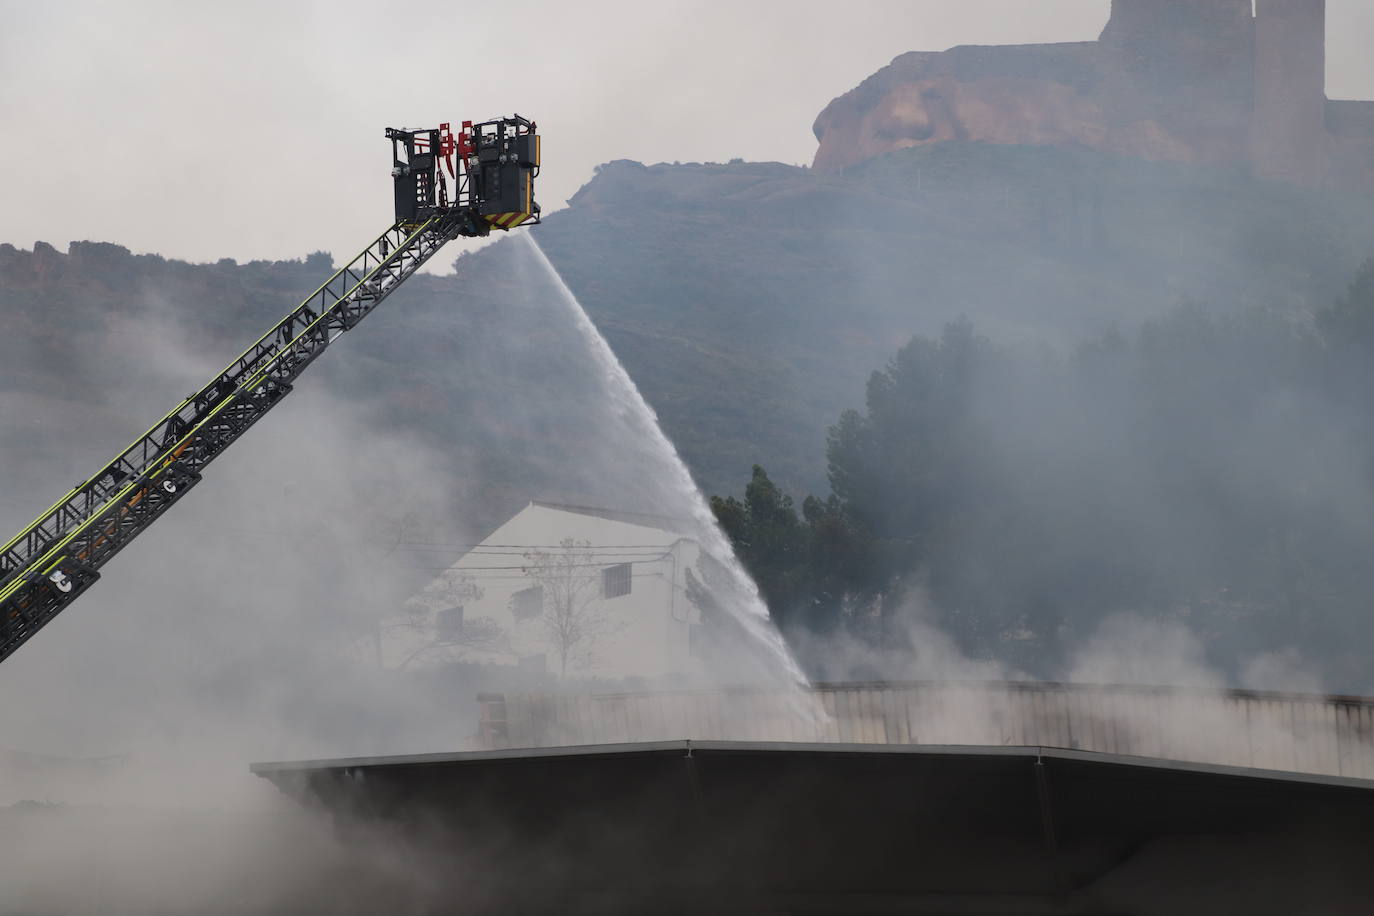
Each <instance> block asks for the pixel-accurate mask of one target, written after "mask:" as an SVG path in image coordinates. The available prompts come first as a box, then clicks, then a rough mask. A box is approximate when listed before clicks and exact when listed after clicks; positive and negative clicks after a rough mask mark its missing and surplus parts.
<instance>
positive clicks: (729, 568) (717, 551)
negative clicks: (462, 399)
mask: <svg viewBox="0 0 1374 916" xmlns="http://www.w3.org/2000/svg"><path fill="white" fill-rule="evenodd" d="M520 238H521V239H523V240H524V242H525V244H526V245H527V246H528V250H529V251H530V252H531V254H532V255H533V256H534V258H535V260H537V261H538V262H539V265H540V266H541V267H542V268H543V270H544V271H545V272H546V273H547V274H548V277H549V280H550V281H551V282H552V283H553V284H554V286H555V287H556V288H557V290H558V293H559V298H561V299H562V300H563V302H564V304H566V305H567V307H568V310H569V312H570V314H571V315H572V318H573V322H574V324H575V325H576V327H577V329H578V332H579V333H581V335H582V337H583V339H584V340H585V341H586V343H587V347H588V349H589V350H590V351H591V353H592V356H593V358H594V359H595V360H596V364H597V367H598V369H599V370H600V371H601V374H602V377H603V379H604V381H605V389H606V391H607V393H608V395H609V396H610V397H611V398H612V399H613V402H614V403H613V404H612V405H611V406H612V408H613V409H612V413H613V414H614V415H615V416H616V417H617V418H618V419H619V420H620V421H621V422H623V423H624V424H625V425H626V426H627V427H628V428H629V429H630V430H631V431H632V432H633V433H635V434H636V435H638V436H639V437H640V439H641V441H643V442H645V443H646V444H647V446H648V451H649V454H650V457H651V459H652V460H653V461H654V462H655V463H656V464H657V465H658V467H657V468H656V469H655V470H656V471H657V473H656V475H655V476H656V480H657V481H658V482H661V484H662V486H663V487H664V488H665V491H666V492H665V493H664V494H663V495H664V498H665V501H666V502H669V503H671V504H672V506H673V507H674V509H676V510H679V511H686V512H689V513H690V514H691V521H692V522H693V523H694V527H695V534H696V535H697V540H698V542H699V543H700V544H701V546H702V548H703V549H704V550H706V552H707V553H709V554H710V555H711V556H712V557H714V558H715V559H716V560H717V561H718V562H719V563H720V565H721V566H722V567H723V569H724V571H725V572H726V574H727V575H728V577H729V579H730V582H729V583H728V589H727V590H728V593H729V599H731V600H726V601H725V602H724V605H725V609H726V610H727V611H728V612H729V613H730V614H731V615H732V617H733V618H734V619H735V620H736V621H737V622H738V623H739V624H740V625H741V626H742V627H743V628H744V630H745V631H746V632H747V633H748V634H749V635H750V636H751V637H752V638H753V639H754V640H755V641H756V642H757V645H758V646H759V647H760V648H762V649H763V650H764V651H765V652H766V653H767V658H766V659H765V661H766V662H767V663H769V664H771V665H772V666H774V667H775V668H776V671H775V672H772V673H774V674H776V675H781V676H782V677H783V678H784V679H785V680H787V681H789V682H791V683H792V684H793V685H796V686H798V687H805V686H809V683H808V681H807V678H806V675H805V674H803V673H802V670H801V667H800V666H799V665H798V664H797V662H796V660H795V659H793V657H792V654H791V652H789V651H788V649H787V645H786V644H785V643H784V642H783V639H782V634H780V633H779V632H778V629H777V628H776V627H775V626H773V622H772V620H771V619H770V618H769V616H768V608H767V606H766V605H765V604H764V602H763V599H762V597H760V595H759V590H758V587H757V586H756V585H755V584H754V581H753V579H752V578H751V577H750V576H749V574H748V572H746V571H745V569H744V566H743V565H742V564H741V563H740V561H739V558H738V557H736V556H735V551H734V548H733V547H732V546H731V544H730V541H729V539H728V538H727V537H726V536H725V533H724V532H723V531H722V530H721V528H720V525H719V524H717V522H716V519H715V516H714V515H713V514H712V513H711V509H710V506H709V505H707V502H706V498H705V497H704V496H703V495H702V493H701V490H699V489H698V488H697V485H696V482H695V481H694V480H693V479H692V475H691V472H690V471H688V470H687V465H686V464H685V463H684V462H683V460H682V457H681V456H680V455H679V454H678V451H677V448H676V447H675V446H674V445H673V443H672V442H671V441H669V439H668V437H667V436H666V435H665V434H664V432H663V429H662V427H661V426H660V425H659V422H658V415H657V414H656V413H654V410H653V408H652V407H650V406H649V403H648V402H647V401H645V400H644V396H643V395H642V394H640V392H639V387H638V386H637V385H635V383H634V380H633V379H631V378H630V376H629V373H627V372H626V371H625V367H624V366H623V365H621V363H620V360H619V359H618V358H617V357H616V355H615V353H614V351H612V350H611V346H610V344H608V343H607V342H606V338H604V337H603V336H601V332H600V331H599V330H597V327H596V325H595V324H593V323H592V320H591V318H590V317H589V316H588V315H587V312H586V310H585V309H583V308H582V303H580V302H578V301H577V297H576V296H575V295H573V292H572V290H571V289H569V288H568V285H567V283H565V282H564V281H563V277H562V275H560V274H559V273H558V270H557V268H555V267H554V266H553V263H552V262H551V261H549V259H548V256H547V255H545V254H544V250H543V249H542V248H540V247H539V243H538V242H536V241H535V240H534V238H533V237H532V236H531V235H530V233H522V234H521V236H520Z"/></svg>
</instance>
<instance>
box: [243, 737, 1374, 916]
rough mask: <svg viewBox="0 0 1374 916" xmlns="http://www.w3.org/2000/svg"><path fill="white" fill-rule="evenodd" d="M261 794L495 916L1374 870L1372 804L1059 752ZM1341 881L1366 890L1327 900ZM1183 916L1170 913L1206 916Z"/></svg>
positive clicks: (759, 907)
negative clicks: (442, 871)
mask: <svg viewBox="0 0 1374 916" xmlns="http://www.w3.org/2000/svg"><path fill="white" fill-rule="evenodd" d="M253 772H255V773H257V774H258V775H260V776H264V777H266V778H268V779H271V780H272V781H273V782H274V783H276V784H277V785H278V786H279V787H281V788H282V789H283V790H284V791H287V792H289V793H291V794H294V795H296V796H297V797H300V798H302V799H309V800H312V801H313V802H315V803H321V804H323V805H325V806H326V807H328V808H330V809H331V810H333V811H334V812H335V813H336V814H338V815H343V816H345V817H347V818H350V819H354V820H359V821H384V822H388V823H391V824H401V825H405V826H406V827H407V828H408V830H409V833H410V835H411V836H412V838H413V839H414V842H415V843H416V844H417V846H419V847H423V848H424V849H426V850H428V852H429V853H431V854H436V855H440V856H442V857H443V861H445V862H446V863H448V864H447V865H446V868H451V869H452V872H453V873H452V875H451V880H452V881H453V882H455V883H454V884H453V886H452V888H451V890H453V891H455V892H456V890H457V889H459V888H463V889H465V890H466V891H469V892H470V891H472V889H473V888H475V887H481V888H482V889H483V892H484V893H485V894H487V895H488V896H489V897H490V899H492V900H494V901H499V902H500V903H499V905H497V904H493V911H500V910H501V908H502V907H509V906H512V905H514V904H517V903H518V904H520V905H529V906H532V907H534V908H535V909H538V906H539V904H538V900H537V899H535V898H536V897H539V896H540V895H551V897H550V899H555V898H556V899H558V900H560V901H566V900H568V899H576V900H584V901H591V900H594V901H596V908H595V909H594V910H588V911H599V912H607V911H615V910H622V911H625V912H636V911H645V909H646V908H647V909H649V910H655V911H665V910H667V911H674V912H676V911H679V909H680V910H682V911H686V910H689V909H695V910H696V911H699V912H703V911H704V912H710V911H719V910H720V909H721V908H729V909H732V911H743V912H756V911H757V912H793V911H797V912H824V913H829V912H845V913H855V912H875V913H876V912H894V911H901V912H923V913H924V912H961V913H968V912H973V913H990V912H998V913H1069V912H1073V913H1092V912H1104V913H1106V912H1119V911H1121V910H1120V909H1119V908H1120V907H1121V906H1123V905H1124V904H1123V903H1122V902H1121V901H1122V899H1125V900H1126V902H1128V903H1130V904H1131V905H1132V906H1134V907H1135V909H1132V910H1131V911H1132V912H1140V913H1148V912H1153V911H1152V910H1150V909H1149V907H1148V906H1144V905H1141V904H1140V900H1141V899H1143V898H1140V894H1141V893H1145V894H1147V895H1148V893H1155V892H1156V891H1158V890H1159V889H1160V888H1172V887H1178V886H1190V887H1191V886H1196V882H1197V881H1201V880H1204V878H1205V879H1206V880H1217V879H1218V877H1219V876H1220V877H1222V878H1225V877H1226V876H1227V875H1228V871H1227V870H1228V869H1230V871H1231V873H1232V874H1230V877H1231V878H1232V879H1234V880H1235V881H1237V882H1240V884H1238V885H1237V887H1240V886H1242V885H1243V886H1244V887H1245V888H1249V889H1253V888H1254V887H1255V886H1256V884H1257V882H1258V884H1264V883H1265V881H1267V880H1269V877H1270V875H1271V874H1285V875H1289V874H1290V873H1292V874H1291V876H1292V878H1293V880H1294V881H1301V882H1307V883H1312V882H1316V885H1315V887H1316V889H1315V890H1311V889H1307V890H1305V891H1304V893H1306V894H1307V897H1305V898H1304V899H1322V898H1321V896H1320V895H1321V894H1322V893H1325V892H1326V891H1327V890H1330V889H1331V888H1335V887H1338V886H1339V887H1340V888H1343V889H1344V890H1342V891H1341V892H1342V893H1344V892H1346V891H1347V890H1349V888H1350V886H1351V885H1350V880H1356V879H1355V878H1353V877H1352V876H1357V875H1362V874H1363V873H1364V872H1366V871H1368V870H1367V869H1361V868H1360V867H1359V866H1358V862H1359V861H1360V860H1359V859H1357V858H1356V859H1352V858H1351V857H1352V856H1368V855H1369V854H1371V853H1374V827H1371V826H1370V825H1374V791H1372V790H1374V782H1369V781H1363V780H1353V779H1348V778H1341V777H1331V776H1314V775H1307V774H1298V773H1280V772H1271V771H1261V770H1251V769H1243V768H1236V767H1223V766H1211V765H1205V764H1192V763H1178V762H1173V761H1164V760H1152V759H1147V758H1133V757H1120V756H1111V755H1104V754H1096V753H1091V752H1085V751H1074V750H1066V749H1061V748H1046V747H913V746H894V745H832V744H805V745H802V744H782V743H753V742H720V741H707V742H698V741H671V742H658V743H645V744H627V745H609V746H596V747H575V748H540V749H522V750H502V751H478V752H467V753H453V754H424V755H412V756H406V757H376V758H353V759H343V760H317V761H302V762H294V763H262V764H256V765H254V766H253ZM1199 837H1202V838H1206V842H1205V843H1204V844H1202V846H1201V847H1199V848H1194V846H1195V845H1196V844H1197V842H1198V840H1197V838H1199ZM1294 848H1301V849H1303V850H1304V857H1303V858H1302V860H1301V861H1300V862H1296V863H1295V862H1293V861H1290V860H1291V859H1292V857H1291V855H1289V853H1291V850H1292V849H1294ZM1265 856H1276V857H1277V858H1276V859H1275V862H1274V864H1273V865H1269V864H1265V863H1266V862H1267V860H1266V859H1265ZM516 863H518V867H513V865H514V864H516ZM1283 863H1287V864H1283ZM1281 864H1282V867H1283V868H1284V869H1288V871H1287V872H1281V871H1279V867H1280V865H1281ZM1337 864H1340V865H1342V866H1344V865H1346V864H1349V866H1350V868H1349V869H1348V871H1349V874H1347V873H1346V872H1345V871H1343V872H1341V874H1342V875H1344V876H1345V878H1346V879H1350V880H1343V881H1340V882H1336V883H1334V884H1333V883H1332V882H1331V881H1330V880H1328V878H1329V876H1328V875H1327V873H1326V871H1324V869H1329V868H1331V867H1335V866H1336V865H1337ZM1304 868H1306V869H1308V871H1309V872H1310V874H1308V873H1302V874H1296V873H1295V872H1294V870H1295V869H1296V871H1297V872H1302V870H1303V869H1304ZM1237 869H1240V870H1241V871H1239V872H1237ZM1195 872H1196V874H1194V873H1195ZM1175 879H1177V880H1175ZM1179 881H1183V882H1184V884H1183V885H1180V884H1179V883H1178V882H1179ZM1141 882H1143V884H1142V883H1141ZM1188 882H1192V883H1191V884H1190V883H1188ZM1361 882H1362V886H1361V888H1360V890H1361V892H1365V891H1369V892H1374V885H1372V884H1371V883H1370V880H1369V879H1367V878H1358V880H1357V881H1356V883H1361ZM1137 885H1139V886H1140V887H1146V888H1152V889H1153V890H1149V891H1148V892H1147V891H1140V892H1139V893H1137V892H1136V891H1135V890H1132V889H1133V888H1137ZM1304 886H1306V885H1304ZM1113 894H1115V895H1116V897H1113V896H1112V895H1113ZM1122 894H1126V895H1127V897H1126V898H1122V897H1121V895H1122ZM529 895H535V896H534V897H530V896H529ZM1131 895H1134V896H1131ZM1227 899H1233V898H1227ZM1113 900H1115V901H1116V902H1112V901H1113ZM1101 901H1106V902H1101ZM803 903H804V905H803ZM1099 903H1100V906H1101V908H1100V909H1095V908H1094V907H1095V906H1098V905H1099ZM1166 903H1167V901H1166ZM1176 904H1177V901H1174V902H1173V903H1168V906H1166V907H1165V908H1164V909H1161V910H1159V911H1160V912H1171V913H1184V912H1190V910H1188V909H1187V908H1186V907H1179V906H1177V905H1176ZM589 905H590V904H589ZM1169 906H1172V907H1173V908H1172V909H1169V908H1168V907H1169ZM1112 907H1116V908H1117V909H1112ZM1204 912H1205V911H1204Z"/></svg>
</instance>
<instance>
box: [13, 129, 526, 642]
mask: <svg viewBox="0 0 1374 916" xmlns="http://www.w3.org/2000/svg"><path fill="white" fill-rule="evenodd" d="M464 127H465V133H464V136H463V140H464V146H477V145H479V144H480V143H481V140H482V138H483V137H484V136H498V135H499V137H500V138H502V139H504V138H505V137H506V134H507V130H509V133H510V136H511V137H512V138H513V137H516V136H532V135H533V131H534V125H533V124H532V123H531V122H528V121H525V120H524V119H522V118H519V116H516V117H515V118H513V119H502V120H500V121H494V122H487V123H486V124H482V125H478V128H477V129H476V131H475V133H474V135H473V139H472V140H469V138H468V135H467V133H466V130H467V129H468V128H469V127H470V125H466V124H465V125H464ZM484 128H499V130H498V129H491V130H490V131H489V132H488V133H487V134H483V133H482V130H483V129H484ZM446 129H447V125H444V126H443V128H442V129H441V130H438V131H391V130H389V131H388V132H387V133H388V136H389V137H393V139H394V138H395V136H404V137H409V138H411V140H412V142H411V143H410V144H409V145H408V146H407V149H408V150H409V151H410V154H409V156H408V163H407V162H404V161H401V160H399V159H398V161H397V164H396V168H395V169H393V172H392V175H393V178H395V179H396V182H397V223H396V224H395V225H393V226H392V227H391V228H390V229H388V230H387V231H386V232H384V233H382V234H381V235H380V236H379V237H378V238H377V239H376V240H375V241H373V242H372V244H371V245H369V246H368V247H367V248H366V249H364V250H363V252H362V253H361V254H359V255H358V256H357V257H355V258H354V259H353V260H352V261H350V262H349V263H348V264H347V265H345V266H344V267H343V268H342V269H340V270H339V271H337V272H336V273H335V274H334V275H333V276H332V277H330V278H329V280H328V281H327V282H326V283H325V284H324V285H323V286H321V287H320V288H319V289H317V290H316V291H315V292H314V293H312V294H310V296H308V297H306V299H305V301H304V302H302V303H301V304H300V305H298V306H297V307H296V308H295V309H294V310H293V311H292V312H291V313H290V314H289V315H287V316H286V317H285V318H283V319H282V320H281V321H280V322H278V323H277V325H276V326H275V327H273V328H272V329H271V330H270V331H268V332H267V333H266V334H265V335H263V337H262V338H261V339H259V340H258V341H257V342H256V343H254V344H253V345H252V346H251V347H249V348H248V349H247V350H245V351H244V352H243V354H242V355H241V356H239V358H238V359H236V360H234V361H233V362H232V363H230V364H229V366H228V367H227V368H226V369H225V370H224V371H223V372H221V373H220V374H219V375H218V376H216V377H215V378H214V379H212V380H211V381H210V382H209V383H208V384H207V385H206V386H205V387H203V388H202V389H200V390H199V391H197V392H196V393H195V394H192V395H190V396H189V397H187V398H186V399H185V400H184V401H182V402H181V404H179V405H178V406H177V407H176V408H175V409H174V410H172V411H171V412H170V413H169V414H167V416H165V417H163V418H162V420H161V421H159V422H158V423H157V425H155V426H154V427H153V428H152V429H150V430H148V432H146V433H144V434H143V435H142V436H140V437H139V438H138V439H136V440H134V442H133V443H132V444H131V445H130V446H129V447H128V448H126V449H125V450H124V451H123V452H121V453H120V454H119V455H118V456H117V457H116V458H115V459H114V460H113V461H111V462H110V463H109V464H107V465H106V466H105V467H104V468H102V469H101V470H100V471H99V472H98V473H97V474H96V475H95V476H94V477H91V478H90V479H88V480H86V481H85V482H84V483H81V484H79V485H78V486H76V487H75V488H73V489H72V491H71V492H70V493H68V494H67V495H66V496H65V497H63V498H62V499H61V500H59V501H58V502H57V503H56V504H55V505H53V507H52V508H50V509H49V510H48V511H47V512H45V513H43V514H42V515H41V516H39V518H38V519H37V520H35V521H34V522H33V523H32V524H31V525H29V526H28V527H27V528H25V529H24V530H23V531H21V532H20V533H19V534H18V535H16V536H15V537H14V539H12V540H11V541H10V542H9V543H8V544H5V545H4V547H3V548H0V661H3V660H4V659H5V658H6V657H8V656H9V655H10V654H11V653H13V652H14V651H15V650H16V649H17V648H19V646H21V645H23V643H24V642H25V641H27V640H28V639H29V638H30V637H31V636H33V634H34V633H36V632H37V631H38V630H39V629H41V628H42V627H43V626H44V625H45V624H46V623H47V622H48V621H50V620H51V619H52V618H53V617H55V616H56V615H57V614H58V613H60V612H61V611H62V610H63V609H64V608H65V607H66V606H67V605H69V604H71V602H72V601H74V600H76V598H77V597H78V596H80V595H81V594H82V593H83V592H84V591H85V590H86V589H88V588H89V587H90V586H91V584H92V583H93V582H95V581H96V579H98V578H99V575H100V573H99V569H100V567H101V566H103V565H104V564H105V563H106V562H108V561H109V560H110V558H111V557H113V556H114V555H115V554H116V553H118V552H119V551H120V550H121V549H123V547H124V546H125V545H127V544H128V543H129V542H130V541H131V540H133V539H134V538H135V537H136V536H138V535H139V534H140V533H142V532H143V531H144V530H146V529H147V528H148V527H149V526H150V525H151V524H152V523H153V522H154V521H155V520H156V519H157V518H158V517H160V516H161V515H162V513H164V512H166V511H167V509H169V508H170V507H171V506H172V505H173V504H174V503H176V502H177V500H179V499H181V497H183V496H185V495H186V493H187V491H188V490H190V489H191V487H193V486H194V485H195V484H196V483H198V482H199V481H200V479H201V472H202V471H203V470H204V468H205V466H206V465H207V464H209V463H210V462H211V461H213V460H214V459H215V458H216V457H218V456H219V455H220V453H222V452H223V451H224V450H225V449H226V448H227V447H228V446H229V445H230V444H231V443H232V442H234V440H236V439H237V438H238V437H239V436H241V435H243V433H244V432H245V431H246V430H247V429H248V428H249V427H250V426H252V425H253V424H254V423H256V422H257V421H258V420H259V419H261V418H262V417H263V416H264V415H265V414H266V413H267V411H269V410H271V409H272V408H273V407H274V406H276V404H277V403H279V402H280V401H281V400H282V399H283V398H284V397H286V395H287V394H289V393H290V392H291V386H292V383H293V382H294V381H295V379H296V377H297V376H299V375H300V374H301V372H303V371H304V370H305V367H306V366H308V365H310V363H311V362H312V361H313V360H314V359H315V358H316V357H317V356H319V355H320V354H321V353H322V352H324V349H325V348H326V347H328V346H329V344H330V343H331V342H333V341H334V340H335V339H336V338H337V337H338V336H339V335H340V334H342V333H343V332H345V331H348V330H350V329H351V328H353V327H354V326H355V325H356V324H357V323H358V322H359V321H361V320H362V319H363V318H365V317H366V316H367V314H368V313H369V312H371V311H372V310H373V309H374V308H376V307H377V305H378V303H380V302H381V301H382V300H383V299H385V298H386V297H387V296H388V295H390V294H391V293H392V292H393V291H394V290H395V289H396V288H397V287H398V286H400V285H401V284H402V283H403V282H405V280H406V278H407V277H409V276H411V275H412V274H414V273H415V271H417V270H418V269H419V268H420V267H421V266H422V265H423V264H424V263H425V262H426V261H428V260H429V259H430V258H431V257H432V256H433V255H434V253H435V252H437V251H438V250H439V249H440V248H441V247H443V245H444V243H445V242H447V241H448V240H449V239H452V238H457V237H458V236H460V235H467V236H471V235H485V234H486V233H487V232H488V231H489V230H490V228H491V227H492V226H497V227H498V228H506V226H504V225H501V224H500V223H498V221H497V220H498V219H499V218H506V217H508V215H509V211H505V210H502V211H500V212H496V213H491V214H487V213H483V212H482V211H483V209H487V210H490V209H491V207H490V205H487V206H485V207H484V206H483V205H484V203H486V201H487V198H486V197H484V196H483V194H482V186H481V185H482V183H481V180H480V177H479V176H478V175H477V174H476V168H475V166H476V163H475V162H474V163H473V164H472V165H473V166H474V168H473V170H472V172H471V173H469V171H468V167H467V162H466V159H465V160H464V161H463V171H462V178H461V180H459V179H458V177H457V175H455V198H454V201H453V202H452V203H451V204H450V202H449V201H448V200H447V194H446V193H445V192H444V190H442V189H443V188H444V185H443V181H442V175H441V174H440V177H439V180H438V186H439V187H440V189H441V191H440V194H439V195H438V198H437V199H436V197H435V195H434V187H435V177H434V172H436V171H437V170H438V168H439V159H438V157H437V156H436V155H432V154H431V155H428V156H427V158H426V152H425V151H426V149H427V148H430V145H429V143H428V142H425V141H427V140H429V138H430V137H432V138H434V139H433V146H432V148H433V149H434V150H435V151H436V152H438V151H440V150H442V149H444V148H445V140H444V133H443V131H445V130H446ZM416 138H422V139H420V140H419V141H417V139H416ZM447 144H448V146H449V147H451V148H458V149H462V148H463V146H459V145H458V144H456V143H455V142H454V141H453V138H452V137H451V136H450V137H448V140H447ZM488 145H489V146H490V145H492V144H491V143H488ZM417 146H418V147H419V150H420V153H419V155H418V156H417V155H416V153H415V152H414V150H415V148H416V147H417ZM535 148H536V149H537V143H536V144H535ZM503 162H504V160H503ZM403 167H404V171H402V169H403ZM534 167H537V162H536V163H534ZM523 168H524V169H525V171H526V172H532V171H534V169H533V168H532V167H531V166H530V165H525V166H523ZM425 169H428V170H429V171H428V173H426V172H425V171H424V170H425ZM398 173H400V174H398ZM417 175H418V176H419V177H418V178H417V177H416V176H417ZM426 177H427V178H428V195H429V196H428V197H426V191H425V179H426ZM417 186H418V187H419V191H418V192H416V191H415V188H416V187H417ZM527 186H528V185H527ZM403 197H404V198H405V200H404V206H403ZM524 203H525V206H526V212H525V214H524V216H525V218H524V219H522V220H520V221H519V222H524V223H525V224H527V225H529V224H533V223H537V222H538V207H537V205H536V204H534V202H533V199H532V196H531V195H529V194H527V195H526V197H525V201H524ZM506 221H507V222H509V219H507V220H506Z"/></svg>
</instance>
